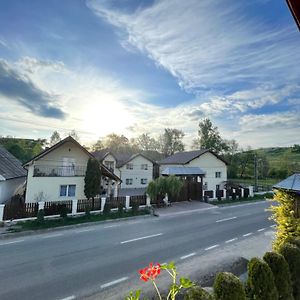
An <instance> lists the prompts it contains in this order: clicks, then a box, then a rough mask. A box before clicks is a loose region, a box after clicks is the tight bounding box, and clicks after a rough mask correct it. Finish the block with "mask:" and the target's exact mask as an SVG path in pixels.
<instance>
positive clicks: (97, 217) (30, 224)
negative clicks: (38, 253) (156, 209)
mask: <svg viewBox="0 0 300 300" xmlns="http://www.w3.org/2000/svg"><path fill="white" fill-rule="evenodd" d="M147 214H150V211H149V209H141V210H139V211H138V213H137V214H133V213H132V212H131V211H129V212H124V213H123V214H122V215H120V214H118V212H111V213H110V214H108V215H104V214H90V215H83V216H80V217H66V218H56V219H45V220H44V221H43V222H39V221H38V220H30V221H25V222H18V223H17V225H16V226H15V228H14V227H12V228H11V230H10V231H12V232H16V231H17V232H20V231H25V230H37V229H47V228H55V227H61V226H67V225H76V224H82V223H89V222H99V221H105V220H113V219H120V218H128V217H133V216H141V215H147Z"/></svg>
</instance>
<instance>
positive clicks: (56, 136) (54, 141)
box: [49, 130, 61, 147]
mask: <svg viewBox="0 0 300 300" xmlns="http://www.w3.org/2000/svg"><path fill="white" fill-rule="evenodd" d="M59 141H61V138H60V135H59V133H58V132H57V131H56V130H55V131H54V132H53V133H52V135H51V137H50V142H49V145H50V147H51V146H53V145H55V144H57V143H58V142H59Z"/></svg>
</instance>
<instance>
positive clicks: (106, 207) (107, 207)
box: [103, 202, 111, 216]
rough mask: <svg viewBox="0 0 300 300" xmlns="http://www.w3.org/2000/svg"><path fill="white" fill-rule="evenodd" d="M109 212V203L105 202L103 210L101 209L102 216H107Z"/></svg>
mask: <svg viewBox="0 0 300 300" xmlns="http://www.w3.org/2000/svg"><path fill="white" fill-rule="evenodd" d="M110 210H111V205H110V204H109V203H107V202H105V204H104V208H103V215H104V216H108V215H109V214H110Z"/></svg>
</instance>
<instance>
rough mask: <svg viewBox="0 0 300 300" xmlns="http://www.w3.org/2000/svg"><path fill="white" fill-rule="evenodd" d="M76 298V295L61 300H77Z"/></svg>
mask: <svg viewBox="0 0 300 300" xmlns="http://www.w3.org/2000/svg"><path fill="white" fill-rule="evenodd" d="M75 298H76V297H75V296H74V295H72V296H69V297H66V298H62V299H60V300H73V299H75Z"/></svg>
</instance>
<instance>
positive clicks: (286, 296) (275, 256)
mask: <svg viewBox="0 0 300 300" xmlns="http://www.w3.org/2000/svg"><path fill="white" fill-rule="evenodd" d="M263 258H264V261H265V262H266V263H267V264H268V265H269V267H270V268H271V270H272V273H273V276H274V281H275V285H276V288H277V292H278V299H280V300H293V299H294V298H293V289H292V282H291V274H290V270H289V265H288V263H287V262H286V260H285V259H284V257H283V256H282V255H281V254H279V253H276V252H267V253H266V254H265V255H264V257H263Z"/></svg>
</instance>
